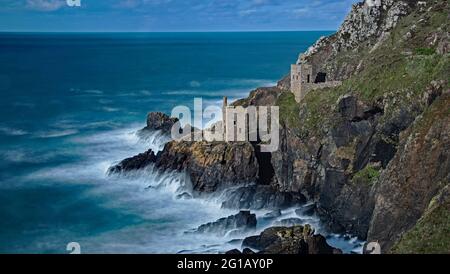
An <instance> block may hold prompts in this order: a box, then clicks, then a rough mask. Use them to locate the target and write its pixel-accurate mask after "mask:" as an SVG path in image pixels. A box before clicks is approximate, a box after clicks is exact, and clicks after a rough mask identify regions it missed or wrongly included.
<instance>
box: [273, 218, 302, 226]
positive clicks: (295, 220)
mask: <svg viewBox="0 0 450 274" xmlns="http://www.w3.org/2000/svg"><path fill="white" fill-rule="evenodd" d="M302 223H303V220H302V219H300V218H286V219H282V220H279V221H276V222H275V223H274V225H275V226H295V225H301V224H302Z"/></svg>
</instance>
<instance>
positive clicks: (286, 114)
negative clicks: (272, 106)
mask: <svg viewBox="0 0 450 274" xmlns="http://www.w3.org/2000/svg"><path fill="white" fill-rule="evenodd" d="M276 105H277V106H279V107H280V122H281V123H284V124H285V125H286V126H288V127H289V128H297V127H299V126H300V117H299V113H300V106H299V105H298V104H297V102H296V101H295V96H294V94H293V93H291V92H283V93H282V94H280V96H279V97H278V100H277V103H276Z"/></svg>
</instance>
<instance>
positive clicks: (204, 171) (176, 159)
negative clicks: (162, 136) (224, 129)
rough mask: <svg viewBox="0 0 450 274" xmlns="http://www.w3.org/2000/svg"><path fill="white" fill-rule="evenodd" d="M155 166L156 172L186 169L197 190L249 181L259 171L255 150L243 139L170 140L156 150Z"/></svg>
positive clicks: (212, 188) (254, 178) (209, 190)
mask: <svg viewBox="0 0 450 274" xmlns="http://www.w3.org/2000/svg"><path fill="white" fill-rule="evenodd" d="M155 166H156V167H157V168H158V169H159V170H160V171H171V170H176V171H180V172H182V171H183V172H186V173H187V174H188V176H189V179H190V182H191V183H192V186H193V189H194V190H195V191H199V192H214V191H216V190H218V189H219V188H225V187H227V186H232V185H240V184H248V183H253V182H255V181H256V180H257V178H258V170H259V168H258V162H257V160H256V156H255V150H254V148H253V146H252V145H251V144H250V143H246V142H239V143H237V142H236V143H226V142H214V143H208V142H185V141H182V142H175V141H172V142H169V143H167V144H166V146H165V147H164V150H163V151H161V152H160V153H158V156H157V159H156V163H155Z"/></svg>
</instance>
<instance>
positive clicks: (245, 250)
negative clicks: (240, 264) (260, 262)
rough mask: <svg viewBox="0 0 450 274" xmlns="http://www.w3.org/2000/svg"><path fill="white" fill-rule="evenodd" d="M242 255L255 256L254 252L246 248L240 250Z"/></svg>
mask: <svg viewBox="0 0 450 274" xmlns="http://www.w3.org/2000/svg"><path fill="white" fill-rule="evenodd" d="M242 254H246V255H251V254H255V252H254V251H253V250H251V249H250V248H247V247H246V248H244V249H243V250H242Z"/></svg>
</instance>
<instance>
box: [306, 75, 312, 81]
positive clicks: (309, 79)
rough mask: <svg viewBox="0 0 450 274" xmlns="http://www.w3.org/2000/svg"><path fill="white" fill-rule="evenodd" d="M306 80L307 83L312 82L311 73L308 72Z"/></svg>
mask: <svg viewBox="0 0 450 274" xmlns="http://www.w3.org/2000/svg"><path fill="white" fill-rule="evenodd" d="M306 82H307V83H310V82H311V75H310V74H308V80H306Z"/></svg>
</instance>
